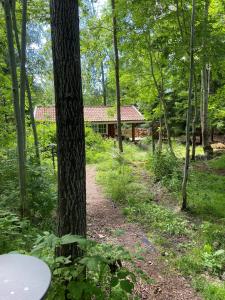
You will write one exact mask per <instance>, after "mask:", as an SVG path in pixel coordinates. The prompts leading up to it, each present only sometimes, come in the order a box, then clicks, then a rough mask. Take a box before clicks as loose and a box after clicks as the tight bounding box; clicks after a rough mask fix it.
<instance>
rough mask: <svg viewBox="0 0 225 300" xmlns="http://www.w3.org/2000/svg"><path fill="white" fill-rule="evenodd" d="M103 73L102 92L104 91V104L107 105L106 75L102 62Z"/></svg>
mask: <svg viewBox="0 0 225 300" xmlns="http://www.w3.org/2000/svg"><path fill="white" fill-rule="evenodd" d="M101 73H102V91H103V104H104V106H106V105H107V102H106V86H105V74H104V64H103V62H101Z"/></svg>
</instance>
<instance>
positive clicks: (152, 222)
mask: <svg viewBox="0 0 225 300" xmlns="http://www.w3.org/2000/svg"><path fill="white" fill-rule="evenodd" d="M130 147H131V146H130ZM136 157H138V155H136ZM145 159H146V156H145ZM137 163H138V161H135V160H134V159H133V158H131V157H130V158H129V155H128V154H127V153H126V150H125V153H124V154H122V155H121V154H115V151H114V154H113V155H111V156H110V155H109V156H108V157H107V159H106V160H104V162H101V163H99V164H98V181H99V182H100V183H101V184H102V185H103V187H104V189H105V192H106V193H107V194H108V196H110V197H111V199H112V200H114V201H117V202H119V203H120V204H121V205H122V209H123V213H124V215H126V217H127V218H128V219H129V220H130V221H135V222H138V223H141V224H142V225H143V226H144V227H145V228H146V230H148V231H151V234H150V235H151V236H152V235H153V236H155V237H156V239H155V240H158V242H160V244H161V246H162V247H164V248H165V247H166V250H167V251H168V252H169V253H170V254H171V255H170V259H171V263H174V264H175V265H176V266H177V268H178V269H179V270H180V271H182V273H183V274H184V275H185V276H188V277H190V279H191V280H192V281H193V284H194V286H195V288H196V289H197V290H198V291H200V292H201V294H202V295H203V297H204V299H206V300H208V299H210V300H218V299H219V300H224V299H225V288H224V284H223V281H224V280H225V251H224V249H225V215H224V205H225V202H224V201H225V200H224V196H223V195H224V188H225V183H224V177H222V176H219V175H215V174H211V173H210V174H209V173H203V172H199V171H196V170H195V168H194V166H193V167H192V168H191V169H190V170H191V175H190V181H189V185H188V199H189V209H190V210H189V213H188V214H181V213H178V212H175V211H173V210H172V209H168V208H166V207H164V206H163V204H161V203H160V202H159V203H158V204H157V203H156V202H155V201H154V196H153V195H152V194H151V192H150V191H151V187H148V184H152V182H149V183H147V182H143V181H142V180H141V178H140V176H139V174H138V171H137V166H138V164H137ZM221 163H223V159H222V158H220V160H219V162H218V161H217V162H216V163H215V164H214V162H210V164H211V167H212V166H213V167H215V168H217V169H219V168H220V167H219V166H220V164H221ZM147 169H148V170H150V172H151V175H154V180H155V181H160V182H161V183H162V184H163V185H165V186H166V187H167V188H168V189H169V191H170V192H172V194H173V195H174V193H176V198H175V200H174V201H178V200H179V195H180V187H181V180H182V160H180V159H177V158H175V157H174V156H172V155H171V154H170V153H168V152H167V151H165V152H163V153H161V154H159V153H156V155H154V156H152V155H151V156H150V158H148V160H147ZM109 170H110V171H109ZM192 221H194V222H192ZM159 237H160V238H159ZM169 240H170V242H169Z"/></svg>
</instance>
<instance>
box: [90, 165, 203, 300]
mask: <svg viewBox="0 0 225 300" xmlns="http://www.w3.org/2000/svg"><path fill="white" fill-rule="evenodd" d="M95 177H96V169H95V167H93V166H87V210H88V232H89V236H90V237H92V238H94V239H96V240H98V241H102V242H110V243H114V244H121V245H123V246H125V247H126V248H127V249H128V250H130V251H132V250H134V249H135V246H137V245H138V244H139V245H141V247H142V248H143V250H144V251H145V252H144V253H145V254H144V259H145V260H144V261H143V262H138V267H140V268H141V269H142V270H144V271H146V272H147V273H148V274H149V276H150V277H151V278H153V279H154V283H153V284H152V285H143V283H141V282H140V283H139V284H137V290H138V291H140V292H141V295H142V299H152V300H154V299H157V300H167V299H171V300H200V299H201V298H200V297H199V296H197V295H196V293H195V292H194V291H193V289H192V288H191V287H190V285H189V283H188V282H187V281H186V279H185V278H184V277H182V276H181V275H179V274H177V273H176V272H175V271H174V270H171V268H169V266H167V265H166V262H165V261H163V260H162V256H161V255H160V253H159V252H158V250H157V249H156V248H155V247H154V245H152V244H151V242H150V241H149V240H148V239H147V237H146V236H145V233H144V231H143V230H142V229H141V228H140V227H139V226H137V225H136V224H131V223H128V222H127V221H126V219H125V218H124V217H123V215H122V214H121V212H120V210H119V208H117V207H115V205H114V204H113V203H112V202H111V201H110V200H108V199H106V197H105V196H104V194H103V191H102V189H101V187H100V186H98V185H97V184H96V181H95Z"/></svg>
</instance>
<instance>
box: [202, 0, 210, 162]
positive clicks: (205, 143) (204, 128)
mask: <svg viewBox="0 0 225 300" xmlns="http://www.w3.org/2000/svg"><path fill="white" fill-rule="evenodd" d="M208 13H209V0H205V15H204V30H203V43H202V48H203V67H202V84H203V97H202V122H201V123H202V146H203V150H204V154H205V157H206V159H209V158H210V157H211V156H212V154H213V149H212V147H211V145H210V143H209V128H208V100H209V90H208V74H207V46H206V45H207V32H208Z"/></svg>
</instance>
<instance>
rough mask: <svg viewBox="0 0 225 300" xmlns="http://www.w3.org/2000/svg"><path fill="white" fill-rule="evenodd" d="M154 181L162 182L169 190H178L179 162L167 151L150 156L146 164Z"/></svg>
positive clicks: (180, 174)
mask: <svg viewBox="0 0 225 300" xmlns="http://www.w3.org/2000/svg"><path fill="white" fill-rule="evenodd" d="M147 166H148V168H149V169H150V171H151V172H152V173H153V175H154V178H155V180H156V181H163V182H164V183H165V184H166V185H167V186H168V187H170V188H171V189H175V190H177V189H179V188H180V185H181V179H182V169H181V162H180V160H178V159H177V158H176V157H175V156H174V155H173V154H171V153H170V152H169V151H165V152H158V151H157V152H156V153H155V154H151V155H150V157H149V160H148V163H147Z"/></svg>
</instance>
